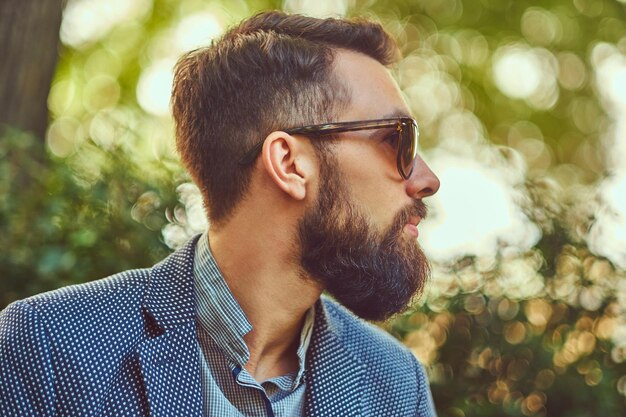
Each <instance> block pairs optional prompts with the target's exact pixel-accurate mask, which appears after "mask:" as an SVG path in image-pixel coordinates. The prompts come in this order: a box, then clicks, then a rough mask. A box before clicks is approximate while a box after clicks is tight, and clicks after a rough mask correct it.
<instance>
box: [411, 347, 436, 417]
mask: <svg viewBox="0 0 626 417" xmlns="http://www.w3.org/2000/svg"><path fill="white" fill-rule="evenodd" d="M414 359H415V358H414ZM414 362H415V367H416V372H417V417H437V412H436V411H435V404H434V403H433V396H432V394H431V392H430V384H429V383H428V377H427V376H426V371H424V367H423V366H422V364H421V363H419V362H418V361H417V360H414Z"/></svg>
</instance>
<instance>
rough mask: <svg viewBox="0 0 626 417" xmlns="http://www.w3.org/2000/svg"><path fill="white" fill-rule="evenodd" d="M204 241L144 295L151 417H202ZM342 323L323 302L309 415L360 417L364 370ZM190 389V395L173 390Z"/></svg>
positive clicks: (170, 260) (164, 268)
mask: <svg viewBox="0 0 626 417" xmlns="http://www.w3.org/2000/svg"><path fill="white" fill-rule="evenodd" d="M198 238H199V236H196V237H194V238H193V239H191V240H190V241H189V242H188V243H186V244H185V245H184V246H183V247H182V248H181V249H179V250H178V251H176V252H174V253H173V254H171V255H170V256H169V257H167V258H166V259H164V260H163V261H162V262H160V263H159V264H157V265H155V266H154V267H153V268H152V270H151V271H150V281H149V283H148V286H147V289H146V293H145V296H144V303H143V310H144V315H145V316H146V320H147V321H149V322H152V324H153V327H154V329H153V330H150V331H147V334H148V338H147V339H146V340H144V341H143V342H141V343H140V344H139V346H138V354H139V362H140V367H141V372H142V375H143V377H144V381H145V385H146V391H147V396H148V403H149V405H150V414H151V415H152V416H156V417H159V416H163V417H164V416H169V415H172V412H173V410H176V415H185V416H198V417H199V416H201V415H202V383H201V367H200V356H199V355H200V350H199V348H198V341H197V331H196V323H195V306H194V284H193V281H194V280H193V260H194V253H195V246H196V242H197V240H198ZM339 326H341V323H340V322H339V321H337V320H332V318H331V313H330V312H329V311H328V309H327V307H326V306H325V302H324V301H323V299H320V300H318V302H317V304H316V312H315V324H314V325H313V334H312V336H311V342H310V345H309V351H308V352H307V355H306V361H307V366H306V371H305V378H306V384H307V386H306V394H305V414H306V416H309V417H314V416H325V415H341V416H360V415H361V411H362V410H361V403H362V400H363V397H364V386H365V385H364V384H363V378H364V377H365V371H366V370H365V366H364V364H363V363H361V362H360V361H359V360H358V358H356V357H355V356H354V355H353V354H352V353H351V351H350V349H349V348H347V346H345V345H344V343H343V342H342V338H341V336H340V334H341V333H343V332H342V331H341V330H342V329H341V328H340V327H339ZM181 386H184V387H185V393H186V394H185V395H184V396H182V395H180V392H179V391H178V390H175V389H174V388H178V389H179V388H180V387H181Z"/></svg>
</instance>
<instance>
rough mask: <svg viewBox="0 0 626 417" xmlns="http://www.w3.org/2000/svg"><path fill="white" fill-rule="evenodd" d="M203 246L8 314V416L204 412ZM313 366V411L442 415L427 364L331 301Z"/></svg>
mask: <svg viewBox="0 0 626 417" xmlns="http://www.w3.org/2000/svg"><path fill="white" fill-rule="evenodd" d="M196 240H197V238H196V239H192V240H191V241H190V242H188V243H187V244H186V245H185V246H184V247H183V248H182V249H180V250H178V251H177V252H174V253H173V254H172V255H170V256H169V257H167V258H166V259H165V260H163V261H162V262H160V263H159V264H157V265H155V266H154V267H152V268H149V269H138V270H131V271H126V272H122V273H120V274H117V275H113V276H111V277H108V278H105V279H101V280H98V281H94V282H90V283H87V284H81V285H75V286H70V287H65V288H61V289H59V290H56V291H52V292H49V293H44V294H39V295H36V296H34V297H30V298H28V299H25V300H21V301H16V302H14V303H13V304H11V305H9V306H8V307H7V308H6V309H5V310H4V311H2V312H1V313H0V416H7V417H8V416H11V417H17V416H31V415H32V416H85V417H86V416H148V415H150V416H161V417H165V416H185V417H187V416H202V412H203V407H202V398H203V396H202V392H201V371H200V370H201V366H200V357H199V350H198V341H197V334H196V322H195V317H196V316H195V305H194V288H193V256H194V247H195V243H196ZM316 309H317V310H316V317H315V324H314V327H313V335H312V339H311V344H310V347H309V351H308V353H307V365H306V371H305V378H306V384H307V389H306V394H305V397H306V398H305V413H306V415H307V416H319V417H336V416H421V417H431V416H435V411H434V407H433V402H432V398H431V394H430V389H429V386H428V381H427V379H426V376H425V374H424V370H423V368H422V366H421V365H420V364H419V363H418V362H417V360H416V359H415V357H414V356H413V355H412V354H411V353H410V352H409V351H408V350H407V349H406V348H404V347H403V346H402V345H401V344H400V343H398V342H397V341H396V340H395V339H393V338H392V337H391V336H389V335H388V334H386V333H385V332H383V331H382V330H380V329H377V328H376V327H375V326H372V325H370V324H368V323H366V322H364V321H362V320H360V319H358V318H356V317H355V316H354V315H352V314H351V313H350V312H348V311H347V310H346V309H345V308H343V307H342V306H340V305H338V304H337V303H335V302H334V301H331V300H330V299H328V298H326V297H322V298H321V299H320V301H318V303H317V305H316Z"/></svg>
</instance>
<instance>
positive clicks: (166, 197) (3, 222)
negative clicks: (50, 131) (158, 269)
mask: <svg viewBox="0 0 626 417" xmlns="http://www.w3.org/2000/svg"><path fill="white" fill-rule="evenodd" d="M40 143H41V141H40V140H38V139H36V138H33V137H32V136H29V135H27V134H24V133H21V132H18V131H11V130H7V131H5V132H4V134H3V135H2V136H1V137H0V230H2V233H0V248H2V254H1V256H0V277H2V279H0V294H2V298H1V299H0V304H1V305H2V307H4V306H5V305H7V304H8V303H9V302H11V301H13V300H15V299H17V298H23V297H24V296H27V295H30V294H35V293H39V292H43V291H47V290H52V289H56V288H59V287H61V286H64V285H69V284H76V283H81V282H85V281H88V280H92V279H98V278H102V277H103V276H106V275H110V274H113V273H116V272H119V271H122V270H125V269H129V268H138V267H147V266H150V265H151V264H153V263H154V262H156V261H157V260H159V259H161V258H163V257H165V256H166V255H167V254H168V253H169V250H168V248H167V246H166V245H165V244H164V243H163V239H162V238H161V237H160V229H161V228H162V227H163V226H164V225H165V224H166V223H167V220H166V218H165V215H164V210H163V208H164V207H168V206H173V205H174V204H175V202H176V191H175V185H174V181H175V180H176V176H175V175H173V174H172V173H171V172H170V170H169V168H167V166H166V165H164V164H163V165H161V166H156V165H155V166H153V167H152V169H153V170H154V172H155V173H158V175H153V176H150V177H146V176H144V175H142V174H139V173H138V172H136V170H135V167H133V166H132V165H131V164H130V163H129V162H128V158H127V156H126V154H125V152H124V151H123V150H122V149H120V148H118V149H109V150H107V151H106V152H104V151H103V150H102V149H100V148H98V147H96V146H94V145H93V143H85V144H84V145H83V148H82V149H81V150H80V154H81V156H82V157H83V158H84V159H83V161H84V163H85V164H87V165H85V166H83V167H79V166H78V161H76V160H75V161H68V160H61V159H58V158H54V157H51V158H50V160H48V161H46V162H47V163H45V164H44V163H42V161H40V160H38V159H36V158H34V155H36V153H35V152H33V149H34V147H36V146H41V145H40ZM83 170H84V171H83ZM95 171H99V172H98V176H97V178H94V177H93V175H94V172H95ZM81 172H84V173H85V175H81V174H80V173H81ZM24 174H26V175H24Z"/></svg>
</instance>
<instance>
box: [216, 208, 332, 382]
mask: <svg viewBox="0 0 626 417" xmlns="http://www.w3.org/2000/svg"><path fill="white" fill-rule="evenodd" d="M244 222H246V221H245V220H244ZM247 226H249V227H247ZM264 227H265V228H269V230H264ZM251 230H254V233H251V232H250V231H251ZM282 232H283V233H282V234H284V235H285V236H288V233H287V231H282ZM209 244H210V247H211V252H212V253H213V256H214V257H215V260H216V262H217V265H218V266H219V268H220V271H221V272H222V274H223V276H224V279H225V280H226V282H227V284H228V286H229V288H230V290H231V291H232V293H233V295H234V297H235V299H236V300H237V302H238V303H239V305H240V306H241V308H242V310H243V311H244V313H245V314H246V317H247V318H248V320H249V321H250V324H252V327H253V330H252V331H251V332H250V333H248V334H247V335H245V336H244V341H245V342H246V345H247V346H248V350H249V352H250V359H249V360H248V363H247V364H246V369H247V371H248V372H249V373H250V374H251V375H252V376H254V377H255V379H257V380H258V381H263V380H265V379H268V378H272V377H275V376H279V375H284V374H286V373H288V372H292V371H296V370H297V369H298V358H297V353H296V351H297V349H298V346H299V342H300V333H301V330H302V324H303V322H304V319H305V315H306V313H307V311H308V310H309V309H310V308H311V307H312V306H313V304H315V302H316V301H317V299H318V298H319V296H320V294H321V292H322V289H321V288H320V287H319V286H318V285H317V284H315V283H314V282H313V281H311V280H308V279H304V278H303V277H302V276H301V272H300V271H301V268H300V266H299V263H298V262H297V257H296V256H294V253H293V251H294V249H295V248H294V243H293V238H290V239H287V238H282V237H281V231H280V230H279V231H277V230H275V229H272V228H271V227H269V226H267V225H266V226H264V225H259V223H258V222H257V223H256V224H254V225H252V224H250V225H245V224H243V223H242V222H241V221H239V222H231V223H229V225H226V226H223V227H221V228H220V229H219V230H215V231H214V230H211V231H210V233H209Z"/></svg>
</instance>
